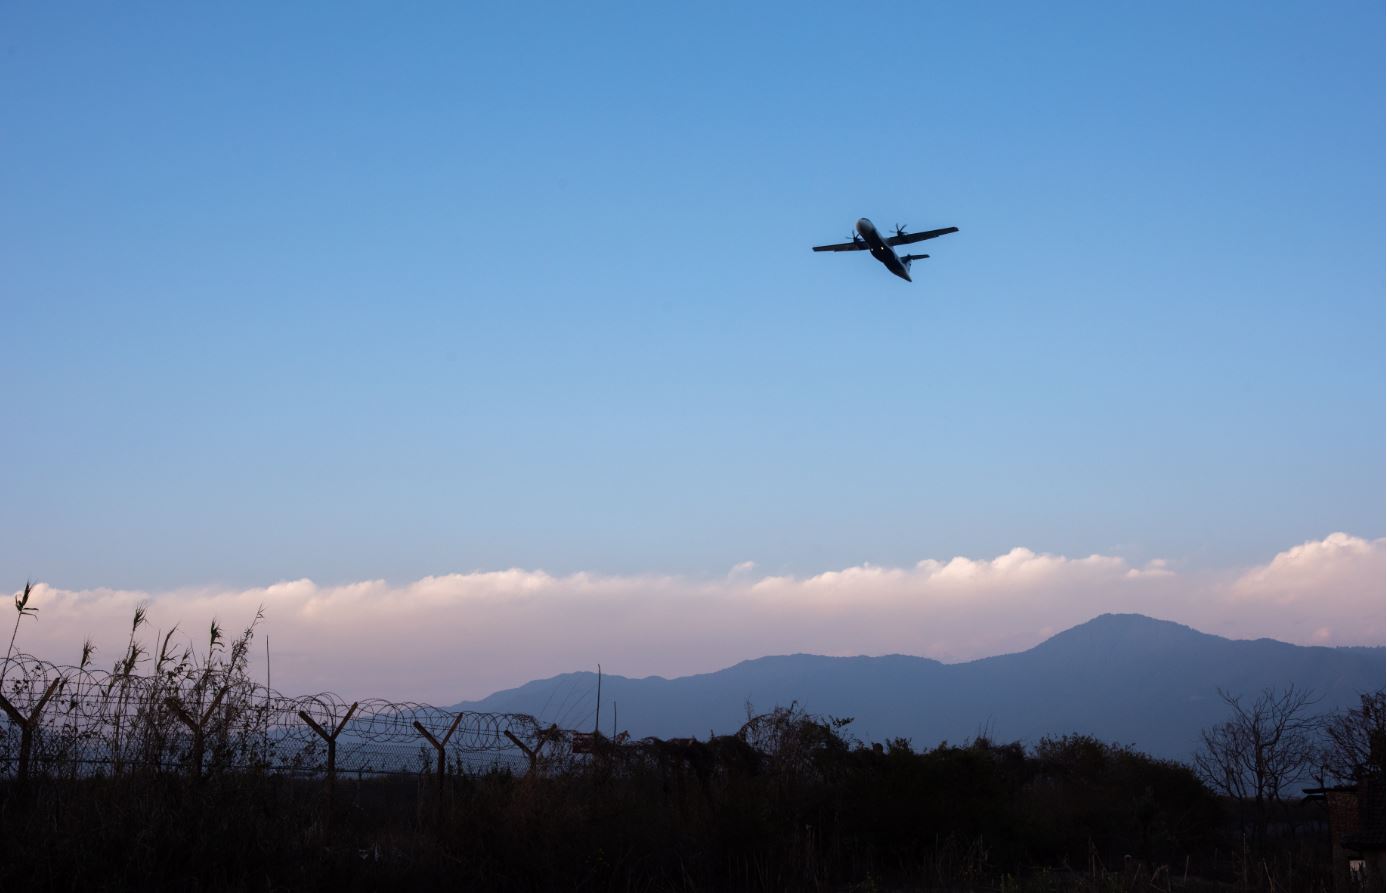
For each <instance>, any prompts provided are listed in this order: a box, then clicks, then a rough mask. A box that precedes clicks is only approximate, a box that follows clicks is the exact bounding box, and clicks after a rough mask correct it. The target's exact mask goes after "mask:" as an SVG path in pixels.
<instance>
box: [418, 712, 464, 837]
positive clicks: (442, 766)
mask: <svg viewBox="0 0 1387 893" xmlns="http://www.w3.org/2000/svg"><path fill="white" fill-rule="evenodd" d="M460 722H462V714H461V713H459V714H458V715H457V716H455V717H453V724H452V725H450V726H448V732H447V734H445V735H444V736H443V740H442V741H440V740H438V739H437V738H435V737H434V736H433V735H431V734H429V730H428V729H426V728H424V726H423V724H422V723H420V722H419V720H417V719H416V720H415V721H414V728H415V729H416V730H418V732H419V734H420V735H423V736H424V737H425V738H427V739H428V741H429V743H430V744H432V745H433V749H434V750H436V751H438V818H439V820H440V821H441V820H442V818H443V774H444V772H445V771H447V768H448V755H447V753H446V752H445V751H444V750H443V748H444V747H446V746H447V745H448V739H449V738H451V737H453V732H454V731H456V730H457V727H458V723H460Z"/></svg>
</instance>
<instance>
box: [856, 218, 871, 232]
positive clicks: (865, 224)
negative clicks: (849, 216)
mask: <svg viewBox="0 0 1387 893" xmlns="http://www.w3.org/2000/svg"><path fill="white" fill-rule="evenodd" d="M871 228H872V221H870V220H868V219H867V218H866V217H860V218H858V220H857V231H858V233H860V234H861V235H864V236H865V235H867V230H869V229H871Z"/></svg>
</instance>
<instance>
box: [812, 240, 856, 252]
mask: <svg viewBox="0 0 1387 893" xmlns="http://www.w3.org/2000/svg"><path fill="white" fill-rule="evenodd" d="M814 250H815V251H866V250H867V240H866V239H857V240H855V241H852V242H843V243H841V244H838V245H815V246H814Z"/></svg>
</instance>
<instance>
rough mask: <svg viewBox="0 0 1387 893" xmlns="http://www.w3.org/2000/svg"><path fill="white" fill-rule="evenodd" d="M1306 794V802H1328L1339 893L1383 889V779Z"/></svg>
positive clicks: (1378, 778) (1380, 777)
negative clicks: (1342, 892) (1310, 800)
mask: <svg viewBox="0 0 1387 893" xmlns="http://www.w3.org/2000/svg"><path fill="white" fill-rule="evenodd" d="M1305 794H1306V799H1314V800H1321V799H1322V800H1324V801H1325V805H1326V806H1327V807H1328V811H1329V839H1330V846H1331V859H1332V860H1333V870H1334V890H1335V893H1339V891H1357V890H1374V891H1375V890H1381V889H1383V884H1384V879H1385V878H1387V873H1385V872H1384V865H1383V836H1384V831H1383V824H1384V814H1383V811H1384V808H1385V807H1387V804H1384V800H1383V778H1382V776H1381V775H1373V776H1367V777H1365V778H1361V779H1359V781H1358V783H1357V784H1352V785H1339V786H1336V787H1322V788H1307V789H1306V790H1305Z"/></svg>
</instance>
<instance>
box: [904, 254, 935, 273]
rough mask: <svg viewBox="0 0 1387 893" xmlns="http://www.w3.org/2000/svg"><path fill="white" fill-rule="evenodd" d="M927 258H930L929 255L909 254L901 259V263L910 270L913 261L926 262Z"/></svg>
mask: <svg viewBox="0 0 1387 893" xmlns="http://www.w3.org/2000/svg"><path fill="white" fill-rule="evenodd" d="M927 257H929V255H928V254H907V255H906V256H905V257H903V258H901V263H903V264H905V268H906V269H907V270H908V269H910V262H911V261H913V260H924V259H925V258H927Z"/></svg>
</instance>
